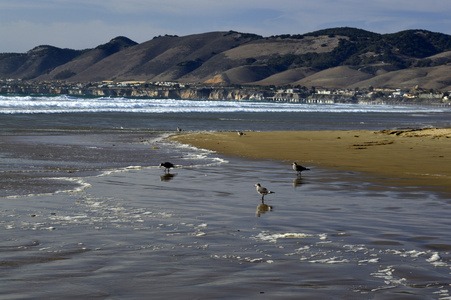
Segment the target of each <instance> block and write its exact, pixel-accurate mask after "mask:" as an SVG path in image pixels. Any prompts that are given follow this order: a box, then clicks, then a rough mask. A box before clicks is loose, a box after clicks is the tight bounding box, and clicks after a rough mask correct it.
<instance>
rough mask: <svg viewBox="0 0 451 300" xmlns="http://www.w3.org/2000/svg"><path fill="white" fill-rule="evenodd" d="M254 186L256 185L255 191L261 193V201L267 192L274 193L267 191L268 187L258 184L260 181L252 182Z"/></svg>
mask: <svg viewBox="0 0 451 300" xmlns="http://www.w3.org/2000/svg"><path fill="white" fill-rule="evenodd" d="M254 186H255V187H257V193H259V194H260V195H262V201H263V200H264V198H265V196H266V195H268V194H274V192H272V191H269V190H268V189H266V188H264V187H262V186H261V185H260V183H256V184H254Z"/></svg>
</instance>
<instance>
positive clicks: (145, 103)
mask: <svg viewBox="0 0 451 300" xmlns="http://www.w3.org/2000/svg"><path fill="white" fill-rule="evenodd" d="M449 110H450V108H447V107H421V106H400V105H399V106H398V105H359V104H341V103H336V104H305V103H290V102H264V101H243V100H241V101H225V100H180V99H129V98H108V97H103V98H77V97H71V96H67V95H63V96H55V97H45V96H26V97H24V96H0V113H3V114H24V113H27V114H32V113H73V112H83V113H86V112H134V113H195V112H203V113H205V112H209V113H214V112H221V113H224V112H337V113H343V112H345V113H346V112H348V113H366V112H382V113H425V112H427V113H430V112H443V111H449Z"/></svg>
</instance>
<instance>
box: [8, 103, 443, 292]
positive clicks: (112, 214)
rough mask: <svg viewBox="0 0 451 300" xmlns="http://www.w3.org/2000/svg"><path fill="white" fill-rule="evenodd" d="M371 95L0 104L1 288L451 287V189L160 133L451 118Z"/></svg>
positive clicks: (411, 123) (406, 123)
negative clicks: (260, 190) (284, 105)
mask: <svg viewBox="0 0 451 300" xmlns="http://www.w3.org/2000/svg"><path fill="white" fill-rule="evenodd" d="M0 100H1V99H0ZM263 107H264V106H263ZM361 109H362V107H358V109H357V110H356V111H354V112H351V111H347V112H343V113H337V112H324V111H323V112H321V111H319V112H315V111H312V110H310V111H307V112H293V111H291V112H290V111H288V112H284V113H280V112H234V113H221V112H220V108H218V109H217V110H218V111H216V112H214V113H212V112H205V113H197V112H189V113H182V112H175V113H170V114H161V113H143V112H133V113H130V112H123V113H121V112H114V113H103V112H94V113H64V114H63V113H40V114H2V115H0V117H1V118H0V125H1V135H0V149H1V151H0V157H1V163H0V183H1V184H2V189H1V190H0V229H1V230H0V239H1V241H2V242H1V243H0V279H1V280H0V298H1V299H39V298H46V299H47V298H50V299H60V298H64V299H80V298H89V299H91V298H94V299H95V298H99V299H143V298H163V297H164V298H176V299H187V298H188V299H191V298H193V299H213V298H214V299H216V298H224V299H234V298H257V297H259V298H263V299H279V298H281V299H299V298H302V299H343V298H351V299H353V298H357V299H400V298H402V299H451V286H450V285H451V234H450V233H449V225H450V223H451V221H449V215H450V208H451V195H449V194H447V193H445V192H443V191H440V190H439V189H433V188H431V187H423V186H418V185H412V186H409V185H405V184H404V185H403V187H399V186H395V185H393V184H392V181H393V180H394V179H392V178H372V177H371V176H369V175H366V174H359V173H355V172H339V171H332V170H324V169H319V168H317V167H315V166H308V167H310V168H311V170H310V171H307V172H304V173H303V175H302V177H298V176H297V175H296V174H295V173H294V172H293V171H292V169H291V166H290V163H291V162H280V161H257V160H243V159H239V158H234V157H225V156H218V155H216V154H214V153H211V152H208V151H201V150H198V149H193V148H190V147H186V146H181V145H177V144H172V143H169V142H166V141H164V140H162V139H161V137H162V136H166V135H168V134H174V133H176V131H175V128H176V127H177V126H180V127H182V128H183V129H184V130H188V131H190V130H243V129H246V130H312V129H319V130H322V129H327V130H330V129H372V130H378V129H388V128H401V127H424V126H425V127H439V126H448V127H449V126H451V125H450V123H449V120H450V118H449V116H450V112H449V110H448V111H446V110H444V111H441V112H437V111H428V110H426V111H423V110H422V109H416V108H414V109H412V110H410V111H408V112H402V110H401V111H398V112H390V111H388V110H386V109H385V108H384V109H385V110H384V111H383V112H376V111H374V109H373V110H371V109H370V110H367V111H365V112H362V111H361ZM409 109H410V108H409ZM166 160H168V161H171V162H173V163H174V164H176V165H177V166H178V167H177V168H175V169H173V170H171V171H170V174H169V175H168V174H165V173H164V170H163V169H161V168H158V165H159V163H161V162H163V161H166ZM257 182H259V183H261V184H262V186H264V187H267V188H269V189H270V190H273V191H274V192H275V193H274V194H270V195H267V196H266V197H265V201H264V203H262V201H261V197H260V195H258V194H257V193H256V191H255V187H254V184H255V183H257Z"/></svg>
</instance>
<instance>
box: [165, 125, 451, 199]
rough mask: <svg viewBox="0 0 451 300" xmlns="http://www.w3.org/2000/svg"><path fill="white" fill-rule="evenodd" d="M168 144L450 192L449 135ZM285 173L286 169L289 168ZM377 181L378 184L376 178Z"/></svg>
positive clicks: (265, 136) (298, 136)
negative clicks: (368, 176)
mask: <svg viewBox="0 0 451 300" xmlns="http://www.w3.org/2000/svg"><path fill="white" fill-rule="evenodd" d="M171 139H172V140H175V141H178V142H181V143H185V144H190V145H193V146H195V147H199V148H203V149H209V150H213V151H216V152H217V153H220V154H224V155H233V156H239V157H245V158H251V159H252V158H253V159H271V160H280V161H284V162H286V163H287V165H289V164H291V162H293V161H296V162H297V163H298V164H301V165H303V166H306V167H310V168H315V167H320V168H328V169H334V170H343V171H357V172H364V173H369V174H371V175H374V176H375V180H382V181H387V180H388V181H389V184H395V185H406V186H414V185H415V186H416V185H425V186H434V187H443V188H444V189H445V190H446V191H451V168H450V166H451V153H450V151H451V150H450V149H451V129H421V130H415V129H406V130H384V131H369V130H349V131H269V132H245V133H244V135H241V136H240V135H238V134H237V133H236V132H200V133H185V134H179V135H174V136H172V137H171ZM287 168H291V167H288V166H287ZM381 177H382V178H381Z"/></svg>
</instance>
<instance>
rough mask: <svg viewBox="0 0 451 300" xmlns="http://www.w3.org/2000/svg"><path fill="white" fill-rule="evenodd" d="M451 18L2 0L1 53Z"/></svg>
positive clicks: (433, 2)
mask: <svg viewBox="0 0 451 300" xmlns="http://www.w3.org/2000/svg"><path fill="white" fill-rule="evenodd" d="M450 20H451V1H443V0H430V1H424V0H421V1H420V0H399V1H393V0H373V1H364V2H362V1H360V0H338V1H337V0H316V1H307V0H301V1H299V0H280V1H277V2H276V1H273V0H260V1H258V2H257V1H251V0H228V1H211V0H192V1H186V0H166V1H156V0H129V1H123V0H89V1H88V0H77V1H75V0H40V1H36V0H21V1H5V0H0V40H1V41H2V43H1V44H0V52H25V51H27V50H29V49H31V48H33V47H35V46H37V45H39V44H51V45H54V46H57V47H62V48H73V49H84V48H90V47H95V46H97V45H100V44H102V43H105V42H106V41H108V40H110V39H111V38H114V37H116V36H118V35H124V36H127V37H129V38H131V39H133V40H135V41H137V42H144V41H147V40H150V39H152V38H153V37H154V36H156V35H164V34H177V35H187V34H194V33H202V32H208V31H216V30H236V31H242V32H250V33H256V34H260V35H263V36H270V35H277V34H287V33H288V34H303V33H307V32H311V31H314V30H319V29H325V28H330V27H342V26H349V27H357V28H362V29H365V30H369V31H373V32H377V33H393V32H398V31H401V30H407V29H425V30H430V31H436V32H442V33H447V34H451V26H450V25H451V24H450V22H451V21H450Z"/></svg>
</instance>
